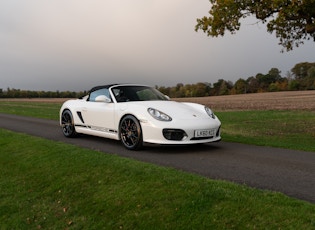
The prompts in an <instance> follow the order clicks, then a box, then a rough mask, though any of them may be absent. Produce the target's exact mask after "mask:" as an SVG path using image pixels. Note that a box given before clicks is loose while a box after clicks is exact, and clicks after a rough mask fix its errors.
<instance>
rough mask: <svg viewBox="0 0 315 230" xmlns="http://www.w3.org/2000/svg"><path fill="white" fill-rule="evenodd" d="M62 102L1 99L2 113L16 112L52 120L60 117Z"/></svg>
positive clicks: (0, 107) (0, 109)
mask: <svg viewBox="0 0 315 230" xmlns="http://www.w3.org/2000/svg"><path fill="white" fill-rule="evenodd" d="M60 107H61V104H60V103H54V102H51V103H44V102H17V101H0V113H7V114H16V115H21V116H29V117H37V118H45V119H51V120H58V119H59V109H60Z"/></svg>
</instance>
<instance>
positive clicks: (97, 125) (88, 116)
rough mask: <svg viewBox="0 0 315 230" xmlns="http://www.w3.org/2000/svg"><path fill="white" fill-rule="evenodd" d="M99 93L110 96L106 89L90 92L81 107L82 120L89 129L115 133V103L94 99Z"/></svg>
mask: <svg viewBox="0 0 315 230" xmlns="http://www.w3.org/2000/svg"><path fill="white" fill-rule="evenodd" d="M100 95H105V96H107V97H110V96H109V92H108V89H99V90H97V91H94V92H92V93H91V94H90V97H89V99H88V100H87V102H86V103H85V105H84V107H83V108H82V117H83V119H84V122H85V124H86V125H87V126H88V127H89V128H90V129H91V130H95V131H99V132H104V133H109V134H112V133H117V125H116V124H115V122H114V117H115V104H114V103H113V102H97V101H95V98H96V97H97V96H100Z"/></svg>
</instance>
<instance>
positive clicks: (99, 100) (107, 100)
mask: <svg viewBox="0 0 315 230" xmlns="http://www.w3.org/2000/svg"><path fill="white" fill-rule="evenodd" d="M95 101H96V102H106V103H110V102H111V99H109V98H108V97H106V96H105V95H99V96H97V97H96V98H95Z"/></svg>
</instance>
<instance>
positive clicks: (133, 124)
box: [119, 115, 143, 150]
mask: <svg viewBox="0 0 315 230" xmlns="http://www.w3.org/2000/svg"><path fill="white" fill-rule="evenodd" d="M119 133H120V139H121V142H122V143H123V145H124V146H125V147H126V148H127V149H129V150H138V149H140V148H141V147H142V144H143V139H142V131H141V126H140V123H139V121H138V120H137V118H135V117H134V116H131V115H128V116H126V117H124V118H123V119H122V120H121V122H120V125H119Z"/></svg>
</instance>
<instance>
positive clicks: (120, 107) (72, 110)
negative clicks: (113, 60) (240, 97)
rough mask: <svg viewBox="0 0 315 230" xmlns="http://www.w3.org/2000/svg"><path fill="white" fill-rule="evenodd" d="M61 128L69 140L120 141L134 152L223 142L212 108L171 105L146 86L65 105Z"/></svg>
mask: <svg viewBox="0 0 315 230" xmlns="http://www.w3.org/2000/svg"><path fill="white" fill-rule="evenodd" d="M60 125H61V128H62V132H63V134H64V135H65V136H66V137H74V136H76V135H77V134H78V133H82V134H88V135H94V136H99V137H104V138H111V139H116V140H120V141H121V142H122V144H123V145H124V146H125V147H126V148H127V149H130V150H137V149H139V148H141V147H142V145H143V143H153V144H175V145H180V144H198V143H207V142H216V141H220V140H221V136H220V127H221V122H220V120H219V119H218V118H217V117H216V115H215V114H214V113H213V111H212V110H211V109H210V108H208V107H207V106H204V105H201V104H196V103H184V102H181V103H180V102H176V101H172V100H170V98H169V97H167V96H165V95H164V94H162V93H161V92H159V91H158V90H157V89H155V88H153V87H149V86H146V85H135V84H113V85H102V86H96V87H94V88H92V89H91V90H90V91H89V93H88V95H86V96H84V97H82V98H80V99H72V100H68V101H66V102H64V104H63V105H62V107H61V109H60Z"/></svg>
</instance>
